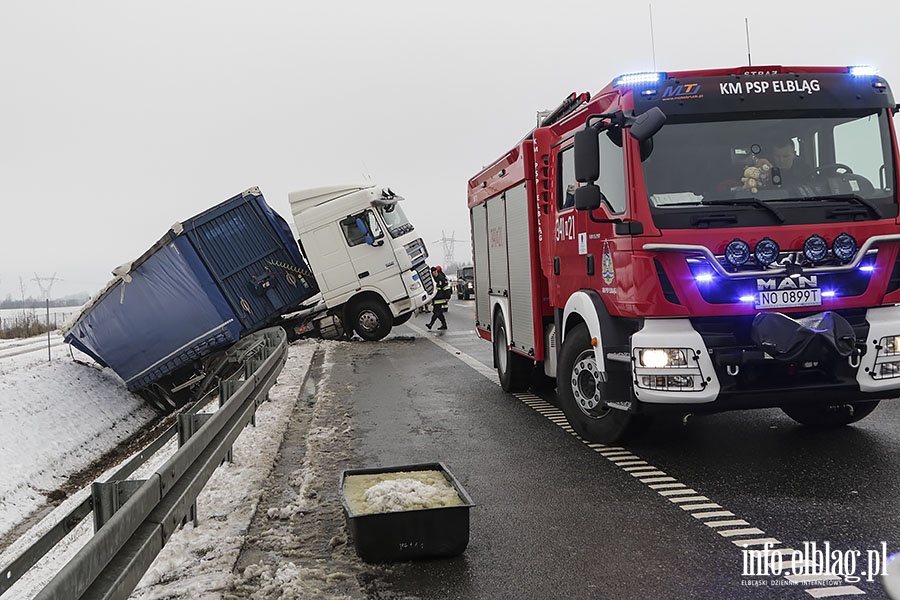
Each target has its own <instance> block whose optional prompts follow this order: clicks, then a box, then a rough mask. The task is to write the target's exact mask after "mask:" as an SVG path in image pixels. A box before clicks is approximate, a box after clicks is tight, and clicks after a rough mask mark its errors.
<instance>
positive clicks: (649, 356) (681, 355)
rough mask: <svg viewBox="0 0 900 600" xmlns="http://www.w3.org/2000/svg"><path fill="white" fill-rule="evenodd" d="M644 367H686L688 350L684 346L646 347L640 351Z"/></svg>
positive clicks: (639, 354) (639, 355)
mask: <svg viewBox="0 0 900 600" xmlns="http://www.w3.org/2000/svg"><path fill="white" fill-rule="evenodd" d="M638 357H639V360H640V363H641V366H642V367H646V368H648V369H663V368H667V367H686V366H687V364H688V363H687V352H686V351H685V350H684V349H683V348H645V349H642V350H640V351H639V352H638Z"/></svg>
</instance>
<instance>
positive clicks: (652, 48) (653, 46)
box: [648, 3, 656, 71]
mask: <svg viewBox="0 0 900 600" xmlns="http://www.w3.org/2000/svg"><path fill="white" fill-rule="evenodd" d="M648 6H649V8H650V52H651V53H652V55H653V70H654V71H655V70H656V41H655V40H654V39H653V4H652V3H651V4H649V5H648Z"/></svg>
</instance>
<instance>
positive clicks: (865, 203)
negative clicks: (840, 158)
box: [803, 194, 884, 219]
mask: <svg viewBox="0 0 900 600" xmlns="http://www.w3.org/2000/svg"><path fill="white" fill-rule="evenodd" d="M803 199H804V200H850V201H851V202H853V203H854V204H859V205H860V206H862V207H863V208H866V209H868V210H869V212H871V213H872V214H873V215H875V216H876V217H877V218H879V219H883V218H884V217H883V216H882V214H881V211H879V210H878V207H877V206H875V205H874V204H872V203H871V202H870V201H868V200H866V199H865V198H863V197H862V196H859V195H858V194H835V195H834V196H814V197H807V198H803Z"/></svg>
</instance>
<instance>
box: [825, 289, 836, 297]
mask: <svg viewBox="0 0 900 600" xmlns="http://www.w3.org/2000/svg"><path fill="white" fill-rule="evenodd" d="M835 296H837V293H836V292H835V291H834V290H823V291H822V297H823V298H834V297H835Z"/></svg>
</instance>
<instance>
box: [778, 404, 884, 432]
mask: <svg viewBox="0 0 900 600" xmlns="http://www.w3.org/2000/svg"><path fill="white" fill-rule="evenodd" d="M876 406H878V400H872V401H870V402H858V403H856V404H817V405H799V406H782V407H781V410H782V411H784V413H785V414H786V415H787V416H789V417H790V418H792V419H793V420H795V421H797V422H798V423H801V424H803V425H806V426H807V427H817V428H827V427H840V426H842V425H849V424H850V423H856V422H857V421H859V420H861V419H864V418H865V417H867V416H869V414H870V413H871V412H872V411H873V410H875V407H876Z"/></svg>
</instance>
